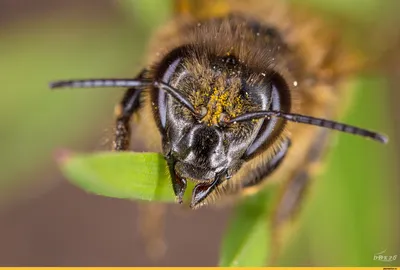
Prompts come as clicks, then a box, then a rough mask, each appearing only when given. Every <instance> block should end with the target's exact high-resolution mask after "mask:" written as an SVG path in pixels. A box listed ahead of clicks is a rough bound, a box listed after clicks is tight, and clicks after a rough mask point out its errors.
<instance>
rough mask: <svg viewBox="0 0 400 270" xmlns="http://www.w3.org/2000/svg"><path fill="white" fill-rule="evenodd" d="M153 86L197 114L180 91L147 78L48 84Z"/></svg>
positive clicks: (55, 85)
mask: <svg viewBox="0 0 400 270" xmlns="http://www.w3.org/2000/svg"><path fill="white" fill-rule="evenodd" d="M150 85H154V86H155V87H157V88H159V89H161V90H163V91H165V92H167V93H168V94H169V95H171V96H172V97H173V98H174V99H176V100H177V101H178V102H179V103H181V104H182V105H183V106H185V107H186V108H188V109H189V110H190V111H191V112H192V113H193V114H195V115H199V113H198V112H197V111H196V109H195V108H194V107H193V105H192V103H191V102H190V101H189V100H188V99H187V98H186V97H185V96H183V95H182V93H181V92H180V91H179V90H177V89H175V88H173V87H172V86H170V85H169V84H166V83H164V82H152V81H148V80H135V79H87V80H63V81H55V82H51V83H50V84H49V86H50V88H51V89H56V88H95V87H146V86H150Z"/></svg>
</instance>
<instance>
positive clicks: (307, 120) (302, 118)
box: [227, 111, 389, 144]
mask: <svg viewBox="0 0 400 270" xmlns="http://www.w3.org/2000/svg"><path fill="white" fill-rule="evenodd" d="M266 117H277V118H282V119H285V120H288V121H291V122H296V123H302V124H308V125H312V126H319V127H323V128H329V129H333V130H338V131H341V132H345V133H350V134H354V135H358V136H362V137H367V138H370V139H373V140H375V141H378V142H381V143H384V144H386V143H388V141H389V138H388V137H387V136H385V135H382V134H380V133H377V132H373V131H369V130H366V129H363V128H359V127H355V126H351V125H347V124H343V123H338V122H334V121H331V120H326V119H321V118H316V117H312V116H307V115H301V114H293V113H284V112H279V111H256V112H249V113H245V114H242V115H239V116H238V117H235V118H233V119H231V120H229V121H228V122H227V124H233V123H236V122H246V121H251V120H254V119H260V118H266Z"/></svg>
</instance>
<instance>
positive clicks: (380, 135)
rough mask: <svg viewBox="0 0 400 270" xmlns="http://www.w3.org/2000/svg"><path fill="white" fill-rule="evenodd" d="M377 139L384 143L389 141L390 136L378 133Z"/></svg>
mask: <svg viewBox="0 0 400 270" xmlns="http://www.w3.org/2000/svg"><path fill="white" fill-rule="evenodd" d="M377 139H378V141H380V142H381V143H383V144H388V143H389V137H388V136H386V135H382V134H378V136H377Z"/></svg>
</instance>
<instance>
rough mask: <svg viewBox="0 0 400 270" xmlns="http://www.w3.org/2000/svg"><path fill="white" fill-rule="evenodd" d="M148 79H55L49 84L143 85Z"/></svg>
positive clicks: (66, 86)
mask: <svg viewBox="0 0 400 270" xmlns="http://www.w3.org/2000/svg"><path fill="white" fill-rule="evenodd" d="M150 84H151V82H150V81H146V80H135V79H89V80H65V81H55V82H51V83H50V84H49V86H50V88H51V89H55V88H94V87H144V86H148V85H150Z"/></svg>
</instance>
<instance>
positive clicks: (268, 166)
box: [241, 139, 292, 189]
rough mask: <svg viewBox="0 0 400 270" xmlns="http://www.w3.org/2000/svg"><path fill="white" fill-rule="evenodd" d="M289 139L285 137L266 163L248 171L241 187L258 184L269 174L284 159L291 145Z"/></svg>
mask: <svg viewBox="0 0 400 270" xmlns="http://www.w3.org/2000/svg"><path fill="white" fill-rule="evenodd" d="M291 144H292V143H291V141H290V139H286V140H285V141H284V142H283V143H282V144H281V147H280V149H279V151H278V152H277V153H276V154H275V156H273V157H272V158H271V160H270V161H269V162H268V163H265V164H263V165H261V166H259V167H257V168H256V169H254V170H253V172H250V173H249V174H248V175H249V176H248V177H247V178H246V179H244V180H243V181H242V182H241V188H242V189H246V188H250V187H253V186H256V185H258V184H260V183H261V182H262V181H263V180H264V179H266V177H267V176H268V175H270V174H271V173H272V172H273V171H275V169H276V168H278V166H279V165H280V164H281V163H282V161H283V160H284V158H285V156H286V153H287V151H288V150H289V148H290V145H291Z"/></svg>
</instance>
